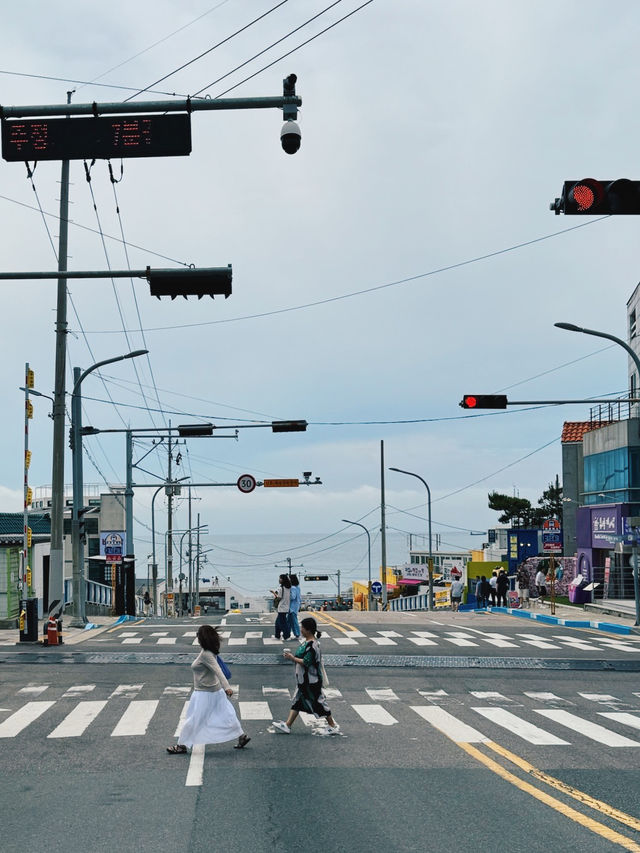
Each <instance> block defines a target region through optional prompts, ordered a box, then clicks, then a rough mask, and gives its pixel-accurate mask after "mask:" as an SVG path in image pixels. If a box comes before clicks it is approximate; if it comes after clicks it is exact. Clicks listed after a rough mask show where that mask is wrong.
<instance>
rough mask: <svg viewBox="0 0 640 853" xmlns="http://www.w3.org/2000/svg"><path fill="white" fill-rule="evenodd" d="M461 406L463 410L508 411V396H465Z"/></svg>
mask: <svg viewBox="0 0 640 853" xmlns="http://www.w3.org/2000/svg"><path fill="white" fill-rule="evenodd" d="M460 406H461V407H462V408H463V409H506V408H507V395H506V394H465V395H464V397H463V398H462V401H461V403H460Z"/></svg>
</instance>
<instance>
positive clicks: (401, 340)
mask: <svg viewBox="0 0 640 853" xmlns="http://www.w3.org/2000/svg"><path fill="white" fill-rule="evenodd" d="M362 2H363V0H341V2H338V3H334V4H333V7H332V8H330V9H328V11H326V12H323V10H325V9H326V8H327V7H328V6H329V0H324V2H322V0H288V2H283V3H282V2H281V3H279V4H278V3H277V0H272V2H269V0H242V2H241V0H226V2H220V0H218V2H216V3H214V2H212V0H180V2H178V0H153V2H151V0H139V2H137V3H128V2H124V0H113V2H111V3H110V4H108V5H105V4H98V3H93V4H89V5H87V4H86V3H80V2H75V0H61V2H59V3H56V4H54V5H51V4H42V3H36V2H34V0H27V2H25V3H22V4H13V5H12V7H11V9H10V11H7V12H6V14H5V15H4V17H3V34H4V38H3V57H2V62H1V63H0V65H1V67H0V104H2V105H3V106H12V105H26V104H63V103H64V102H65V101H66V97H67V91H69V90H73V94H72V100H73V102H74V103H87V102H92V101H96V102H98V103H100V102H106V101H109V102H111V101H120V100H123V99H124V98H128V97H130V96H131V95H135V93H136V92H137V91H138V90H140V89H144V88H145V87H149V86H150V87H151V89H152V90H153V92H150V91H149V92H145V93H144V94H142V95H137V96H136V97H135V98H134V100H138V101H140V102H143V101H145V100H168V99H171V97H173V95H174V93H175V94H176V95H178V96H182V97H184V96H185V95H188V94H192V93H194V92H198V91H200V90H203V94H204V93H206V94H207V95H209V96H211V97H216V96H219V95H221V94H222V93H224V92H226V90H227V89H230V88H231V87H235V88H233V89H232V91H230V92H229V93H228V97H261V96H269V95H272V96H278V95H280V94H281V93H282V79H283V77H285V76H286V75H287V74H289V73H291V72H293V73H295V74H297V76H298V83H297V93H298V94H299V95H300V96H301V98H302V101H303V106H302V108H301V110H300V112H299V124H300V127H301V129H302V146H301V148H300V151H299V152H298V153H297V154H295V155H294V156H289V155H287V154H285V153H284V152H283V151H282V149H281V147H280V144H279V133H280V128H281V125H282V115H281V113H280V112H279V111H278V110H244V111H215V112H204V111H202V112H196V113H194V114H193V115H192V136H193V151H192V153H191V155H190V156H189V157H172V158H153V159H151V158H150V159H144V160H134V159H129V160H125V161H123V172H122V180H121V181H120V182H119V183H118V184H116V185H112V184H111V183H110V180H109V174H108V169H107V165H106V163H105V162H104V161H98V162H97V163H95V165H94V166H93V167H92V169H91V172H90V176H91V183H90V184H89V183H88V182H87V180H86V178H85V170H84V167H83V164H82V161H73V162H72V164H71V189H70V195H71V202H72V204H71V213H70V218H71V220H72V222H71V225H70V233H69V256H70V257H69V268H70V269H102V270H106V269H109V268H110V269H126V268H127V267H128V265H129V266H130V268H134V269H135V268H144V267H146V266H147V265H151V266H161V267H165V266H170V267H178V266H179V265H182V264H194V265H196V266H224V265H226V264H229V263H231V264H233V294H232V296H231V297H230V298H229V299H228V300H224V299H222V298H216V299H215V300H213V301H212V300H210V299H208V298H207V299H203V300H202V301H198V300H196V299H190V300H187V301H185V300H182V299H179V300H175V301H171V300H169V299H166V298H165V299H162V300H156V299H155V298H152V297H151V296H150V295H149V291H148V285H147V284H146V283H145V282H144V281H143V280H138V279H135V280H133V281H130V280H128V279H121V280H113V281H111V280H109V279H99V280H91V281H70V282H69V285H68V290H69V295H70V298H69V308H68V316H69V330H70V333H69V336H68V358H67V366H68V370H67V388H68V389H69V387H70V384H71V383H70V377H71V372H72V368H73V367H74V366H78V367H81V368H83V369H86V368H87V367H89V366H91V365H92V364H93V363H95V362H96V361H99V360H102V359H105V358H110V357H112V356H116V355H119V354H124V353H126V352H128V351H130V350H133V349H138V348H141V347H144V348H147V349H149V351H150V352H149V357H148V359H147V358H139V359H136V360H135V362H134V361H127V362H122V363H119V364H115V365H111V366H109V367H108V368H105V369H104V370H103V371H102V372H101V373H100V374H98V373H96V374H92V375H91V376H90V377H88V378H87V379H86V381H85V382H84V383H83V386H82V391H83V421H84V423H85V424H91V425H93V426H95V427H98V428H101V429H125V428H131V429H134V430H135V429H143V428H148V427H152V426H153V427H166V426H167V425H168V424H169V421H171V423H172V424H173V425H174V426H175V425H177V424H181V423H189V422H195V421H203V420H204V421H211V422H213V423H215V424H216V425H217V426H224V425H225V424H245V423H252V422H262V423H268V422H270V421H271V420H272V419H288V418H296V419H306V420H307V421H308V422H309V428H308V431H307V432H306V433H293V434H286V433H285V434H272V433H271V430H270V429H246V430H240V433H239V437H238V440H237V441H235V440H229V439H226V440H214V439H203V438H200V439H191V440H189V441H188V442H187V443H186V444H185V445H181V446H180V447H179V448H176V450H175V453H177V451H178V450H179V451H180V452H181V454H182V458H181V465H180V466H179V467H178V468H177V469H176V468H175V467H174V472H175V471H176V470H177V472H178V473H177V474H175V476H180V477H191V478H192V482H207V483H209V482H211V483H232V484H233V483H235V482H236V480H237V478H238V477H239V476H240V475H241V474H245V473H251V474H253V475H254V476H255V477H256V478H257V479H259V480H262V479H263V478H265V477H297V476H300V475H301V474H302V472H303V471H312V472H313V477H314V478H315V477H316V476H319V477H320V478H321V479H322V485H321V486H312V487H309V488H306V487H305V488H299V489H286V490H285V489H282V490H279V489H263V488H258V489H256V490H255V491H254V492H253V493H252V494H249V495H244V494H241V493H240V492H239V491H238V490H237V489H236V488H235V487H234V486H233V485H231V486H227V487H220V488H198V489H194V490H193V495H194V497H197V498H198V499H199V500H198V503H197V505H196V507H197V508H194V512H199V513H200V515H201V519H202V521H203V522H206V523H207V524H208V525H209V530H210V537H211V538H215V536H216V535H223V534H234V535H242V534H249V533H251V534H254V533H274V532H277V533H279V534H287V533H289V534H291V535H293V534H301V533H313V534H323V535H335V537H336V538H335V542H336V543H339V542H340V541H341V540H342V539H344V538H346V537H347V536H352V535H353V528H348V527H345V525H344V524H343V523H342V522H341V519H343V518H349V519H351V520H361V521H362V522H363V523H364V524H365V525H367V526H368V527H369V528H370V529H371V530H377V529H378V528H379V526H380V513H379V505H380V467H381V458H380V451H381V442H382V441H383V442H384V451H385V465H386V466H387V467H388V466H394V467H397V468H402V469H405V470H408V471H412V472H415V473H417V474H419V475H420V476H422V477H423V478H424V479H425V480H426V481H427V482H428V483H429V485H430V488H431V493H432V499H433V505H432V516H433V530H434V532H437V533H440V534H441V535H442V540H443V543H444V544H443V547H451V548H467V547H472V546H476V547H477V546H478V544H479V543H481V541H482V537H481V536H469V535H468V534H469V532H470V531H478V532H479V531H486V530H487V528H488V527H490V526H493V525H494V524H495V523H496V521H497V517H496V513H494V512H492V511H491V510H489V509H488V507H487V493H488V492H489V491H493V490H497V491H501V492H507V493H510V494H514V493H515V494H519V495H520V496H521V497H527V498H529V499H530V500H532V501H533V502H534V503H535V502H536V501H537V498H538V497H539V496H540V494H541V493H542V491H543V490H544V489H545V488H546V487H547V485H548V484H549V483H550V482H551V481H553V480H554V478H555V475H556V474H561V451H560V442H559V437H560V433H561V429H562V422H563V421H564V420H584V419H588V417H589V407H588V406H585V405H580V406H577V405H576V406H563V407H562V408H558V407H543V408H535V409H532V408H531V407H528V408H525V409H518V408H517V407H514V408H509V409H507V411H505V412H498V413H494V412H490V413H484V414H483V416H481V417H477V416H472V415H470V414H469V413H466V412H464V411H463V410H462V409H461V408H459V406H458V403H459V401H460V400H461V398H462V396H463V394H465V393H492V392H496V391H501V390H503V389H508V390H507V391H506V392H505V393H508V395H509V398H510V399H514V400H516V399H520V400H539V399H575V398H583V397H596V396H601V395H609V394H615V393H620V392H622V393H623V392H624V390H625V387H626V356H625V354H624V353H623V352H622V350H621V349H620V348H619V347H616V346H615V345H611V346H609V345H607V343H606V342H604V341H601V340H598V339H596V338H593V337H587V336H584V335H576V334H571V333H569V332H565V331H560V330H558V329H555V328H554V326H553V324H554V322H556V321H561V320H563V321H571V322H574V323H577V324H579V325H584V326H586V327H590V328H596V329H600V330H602V331H608V332H610V333H612V334H616V335H618V336H621V337H625V334H626V329H625V325H626V313H625V304H626V301H627V299H628V297H629V295H630V294H631V292H632V290H633V289H634V287H635V285H636V284H637V282H638V273H637V265H636V261H637V254H638V251H637V246H638V240H637V237H636V230H637V222H636V221H634V219H633V218H632V217H611V218H608V219H604V220H598V221H596V219H595V218H586V217H581V218H578V217H563V216H554V215H553V213H552V212H550V211H549V203H550V202H551V201H552V200H553V199H554V198H555V197H556V196H558V195H559V194H560V191H561V189H562V183H563V181H564V180H569V179H580V178H583V177H596V178H602V179H607V178H609V179H613V178H618V177H628V178H634V179H635V178H638V177H639V175H638V166H637V160H638V145H637V140H638V136H639V131H640V109H639V108H638V106H639V105H638V100H639V98H640V94H639V93H638V89H637V85H636V78H637V74H636V71H637V64H636V60H635V55H636V49H635V48H636V44H635V35H636V33H637V29H638V25H639V24H640V8H639V7H638V4H637V3H635V2H633V0H619V2H617V3H616V4H615V13H613V12H612V7H611V4H609V3H606V2H604V0H602V2H600V0H591V2H589V3H586V4H585V3H583V2H577V0H576V2H570V0H561V2H558V3H554V4H551V3H548V4H541V3H538V2H534V0H522V1H521V2H519V3H513V2H510V1H509V0H487V2H485V3H483V4H476V3H471V2H468V0H467V2H464V1H463V0H450V2H447V3H442V2H430V0H393V2H385V0H373V2H371V3H368V4H366V5H365V6H364V7H363V8H360V9H359V10H358V8H359V7H360V6H361V5H362ZM276 6H277V8H274V7H276ZM270 10H273V11H270ZM351 12H353V13H354V14H351V15H350V16H349V17H348V18H346V19H345V20H343V21H342V22H339V23H336V22H338V21H339V19H340V18H343V17H344V16H346V15H349V13H351ZM265 13H268V14H265ZM319 13H321V14H319ZM318 14H319V17H317V18H316V19H315V20H314V21H312V22H311V23H308V24H306V22H307V21H309V19H311V18H312V17H313V16H315V15H318ZM261 15H263V16H264V17H262V19H261V20H260V21H258V22H257V23H255V24H252V25H251V26H247V25H248V24H250V23H251V22H252V21H253V20H254V19H256V18H258V17H259V16H261ZM334 23H336V26H333V27H332V28H331V29H329V30H328V31H327V32H325V33H323V34H321V35H319V36H318V37H317V38H315V39H314V40H312V41H311V42H310V43H308V44H306V45H304V46H302V47H300V49H298V50H295V51H294V52H293V53H292V54H291V55H289V56H287V57H286V58H284V59H279V58H280V57H282V56H283V54H285V53H287V52H288V51H291V50H293V49H294V48H296V47H297V46H298V45H301V44H302V42H304V41H306V40H307V39H309V38H311V37H312V36H315V35H316V34H318V33H320V32H321V31H322V30H323V29H325V28H327V27H329V26H331V25H332V24H334ZM245 27H246V29H244V30H243V32H241V33H240V34H239V35H236V36H233V37H232V38H228V37H229V36H232V34H234V33H235V32H236V31H238V30H240V29H241V28H245ZM297 27H301V29H299V31H298V32H296V33H294V34H293V35H291V36H290V37H288V38H286V39H284V40H283V41H282V42H281V43H280V44H278V45H277V46H275V47H272V48H270V49H268V50H266V52H265V53H264V54H262V55H261V56H260V57H259V58H257V59H254V60H252V61H250V62H248V63H247V64H246V65H244V67H242V68H241V69H239V70H237V71H233V73H231V74H229V76H224V75H227V74H228V72H230V71H232V70H233V69H235V68H236V67H237V66H239V65H241V64H242V63H245V61H246V60H250V59H251V57H253V56H254V55H255V54H257V53H259V52H260V51H263V50H264V49H265V48H268V47H269V46H270V45H271V44H272V43H274V42H276V41H277V40H279V39H282V38H283V37H284V36H286V35H287V33H289V32H290V31H292V30H294V29H295V28H297ZM225 39H226V41H225V43H224V44H222V45H220V46H219V47H216V48H215V49H214V50H210V48H212V47H214V46H215V45H217V44H218V43H219V42H222V41H223V40H225ZM205 51H208V52H207V53H206V55H205V56H203V57H202V58H201V59H199V60H198V61H195V62H190V61H191V60H193V59H194V58H195V57H197V56H198V55H199V54H202V53H204V52H205ZM185 63H190V64H188V65H187V67H185V68H183V70H181V71H179V72H178V73H172V72H173V71H174V70H175V69H177V68H178V67H180V66H183V65H185ZM270 63H273V64H272V65H271V67H269V68H266V69H265V70H261V69H264V67H265V66H266V65H268V64H270ZM255 72H259V73H255ZM254 73H255V76H253V77H252V79H250V80H247V81H246V82H242V81H243V80H244V79H245V78H246V77H248V76H249V75H253V74H254ZM165 75H170V76H167V77H166V79H164V80H163V81H162V82H161V83H159V84H158V85H157V86H153V85H151V84H153V83H154V81H157V80H159V79H160V78H163V77H165ZM223 76H224V79H223V80H221V81H220V82H218V83H216V84H215V85H213V86H211V85H210V84H211V83H212V81H216V80H218V79H219V78H222V77H223ZM52 78H58V79H52ZM65 80H66V81H76V82H65ZM92 81H93V82H92ZM98 84H100V85H98ZM237 84H240V85H237ZM113 167H114V173H115V175H116V177H118V178H119V177H120V174H121V162H120V161H117V162H115V161H114V163H113ZM59 181H60V164H59V163H57V162H42V163H40V164H38V166H37V168H36V170H35V173H34V176H33V185H32V183H31V182H30V181H29V180H28V177H27V173H26V169H25V167H24V164H20V163H7V162H5V161H4V160H3V161H1V162H0V217H2V237H1V238H0V269H2V270H4V271H14V270H15V271H20V270H22V271H24V270H41V271H51V270H55V269H56V268H57V260H56V254H55V249H56V248H57V235H58V222H57V219H56V214H57V210H58V199H59ZM34 189H35V192H34ZM92 191H93V196H92ZM94 200H95V209H94ZM39 206H40V207H41V208H42V211H43V213H41V212H40V209H39ZM117 211H119V214H118V212H117ZM45 222H46V227H45V224H44V223H45ZM121 229H122V231H121ZM101 231H102V232H103V233H104V234H105V235H108V236H106V237H104V239H103V238H102V237H101V234H100V232H101ZM122 234H124V241H125V242H126V251H125V246H123V242H122V238H121V236H122ZM0 286H1V287H2V308H3V321H4V322H3V338H4V346H3V354H4V357H3V358H2V360H1V362H0V383H1V385H2V389H3V392H4V393H3V398H4V406H3V414H4V416H3V419H2V439H3V448H4V452H3V454H2V455H1V456H0V510H1V511H6V512H12V511H13V512H18V511H21V510H22V482H23V469H22V465H23V402H24V395H23V393H22V392H21V391H19V390H18V389H19V386H21V385H22V384H23V379H24V365H25V363H26V362H29V364H30V365H31V367H32V368H33V369H34V371H35V374H36V389H38V390H40V391H41V392H42V393H44V394H51V393H52V390H51V389H52V388H53V384H54V379H53V374H54V346H55V340H54V322H55V302H56V296H55V288H56V285H55V282H54V281H33V280H28V281H2V282H0ZM123 330H126V331H123ZM136 371H137V372H136ZM34 408H35V416H34V418H33V420H32V421H31V422H30V445H31V449H32V451H33V457H32V464H31V469H30V473H29V480H30V483H31V485H32V486H33V487H34V488H35V489H36V493H37V487H40V486H46V485H47V484H50V482H51V441H52V428H51V427H52V422H51V420H50V419H49V418H48V417H47V414H48V412H49V411H50V403H49V401H48V400H47V399H46V398H42V399H34ZM220 434H222V432H221V433H220ZM150 450H151V452H150V453H149V451H150ZM67 454H69V452H68V450H67ZM85 454H86V455H85V458H84V478H85V482H86V483H88V484H101V486H102V489H103V490H105V489H106V485H105V484H106V483H123V482H124V480H125V470H124V467H125V441H124V436H123V435H122V434H116V435H102V436H95V437H90V438H87V439H86V440H85ZM147 454H148V455H147ZM143 456H144V457H145V458H144V460H142V457H143ZM134 458H135V460H136V462H138V461H139V462H140V465H141V466H142V468H144V469H145V470H144V471H142V470H138V469H136V473H135V481H136V483H139V484H142V483H146V484H149V483H161V482H162V478H163V477H165V476H166V449H164V450H162V451H160V450H157V451H156V450H154V449H152V448H151V445H150V442H149V441H148V440H147V439H144V438H143V437H142V436H140V437H137V438H136V441H135V449H134ZM65 471H66V476H65V480H66V482H68V483H70V482H71V465H70V458H69V455H68V458H67V460H66V469H65ZM185 482H187V481H185ZM151 495H152V490H151V489H149V488H138V489H136V492H135V504H134V514H135V518H136V524H135V538H136V550H137V552H139V553H144V554H145V555H146V554H147V553H148V551H149V547H150V545H149V543H150V530H149V526H150V515H151V514H150V505H151ZM386 501H387V504H388V510H387V522H388V524H389V526H390V527H391V528H392V529H394V530H402V531H408V532H413V533H421V532H424V531H425V529H426V509H425V489H424V487H423V486H422V484H421V483H420V482H418V481H417V480H415V479H414V478H410V477H407V476H404V475H401V474H396V473H393V472H387V475H386ZM156 504H157V506H156V513H157V514H158V513H159V515H161V516H162V518H165V516H164V511H165V505H164V503H163V498H162V496H160V497H159V498H158V501H157V502H156ZM186 513H187V507H186V501H185V500H181V501H180V502H179V505H178V511H177V517H176V521H175V524H176V526H177V527H179V528H180V527H186V526H187V514H186ZM163 525H165V522H164V521H161V520H157V526H158V529H160V530H164V527H163ZM444 525H449V526H448V527H445V526H444Z"/></svg>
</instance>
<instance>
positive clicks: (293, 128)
mask: <svg viewBox="0 0 640 853" xmlns="http://www.w3.org/2000/svg"><path fill="white" fill-rule="evenodd" d="M301 139H302V131H301V130H300V125H299V124H298V123H297V122H295V121H293V120H292V119H289V121H285V123H284V124H283V125H282V130H281V131H280V143H281V145H282V148H283V149H284V150H285V151H286V152H287V154H295V153H296V151H297V150H298V149H299V148H300V140H301Z"/></svg>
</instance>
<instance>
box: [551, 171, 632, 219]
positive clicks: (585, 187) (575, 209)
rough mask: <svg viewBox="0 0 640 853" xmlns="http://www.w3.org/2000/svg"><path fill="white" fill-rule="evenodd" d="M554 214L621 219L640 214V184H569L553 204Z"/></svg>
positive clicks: (591, 180) (620, 180) (585, 181)
mask: <svg viewBox="0 0 640 853" xmlns="http://www.w3.org/2000/svg"><path fill="white" fill-rule="evenodd" d="M550 208H551V210H553V211H554V212H555V213H556V214H559V213H564V214H565V216H604V215H611V216H619V215H623V214H627V215H632V214H640V181H630V180H629V179H628V178H618V179H617V180H615V181H611V180H607V181H598V180H596V179H595V178H583V179H582V180H581V181H565V182H564V184H563V187H562V195H561V196H560V198H557V199H556V200H555V201H553V202H551V205H550Z"/></svg>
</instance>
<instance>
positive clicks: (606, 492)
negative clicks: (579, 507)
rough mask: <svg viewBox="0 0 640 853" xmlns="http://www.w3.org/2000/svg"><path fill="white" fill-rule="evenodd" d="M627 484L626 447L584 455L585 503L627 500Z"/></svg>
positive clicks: (627, 454) (627, 457)
mask: <svg viewBox="0 0 640 853" xmlns="http://www.w3.org/2000/svg"><path fill="white" fill-rule="evenodd" d="M629 485H630V484H629V448H628V447H620V448H618V449H616V450H607V451H605V452H604V453H594V454H593V455H592V456H586V457H585V460H584V492H585V495H584V502H585V503H587V504H594V503H613V502H615V501H624V500H628V491H627V490H628V488H629Z"/></svg>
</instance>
